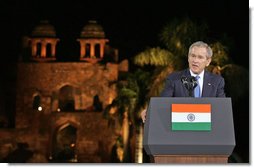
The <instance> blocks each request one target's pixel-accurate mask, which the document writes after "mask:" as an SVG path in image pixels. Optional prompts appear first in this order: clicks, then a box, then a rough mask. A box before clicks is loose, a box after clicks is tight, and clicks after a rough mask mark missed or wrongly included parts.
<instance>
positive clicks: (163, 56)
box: [134, 47, 173, 66]
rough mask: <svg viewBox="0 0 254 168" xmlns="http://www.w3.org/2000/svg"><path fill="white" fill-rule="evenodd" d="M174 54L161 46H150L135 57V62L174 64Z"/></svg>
mask: <svg viewBox="0 0 254 168" xmlns="http://www.w3.org/2000/svg"><path fill="white" fill-rule="evenodd" d="M172 60H173V54H172V53H170V52H169V51H168V50H165V49H161V48H159V47H156V48H149V49H146V50H145V51H143V52H141V53H139V54H138V55H136V56H135V57H134V64H136V65H140V66H144V65H153V66H167V65H170V64H172Z"/></svg>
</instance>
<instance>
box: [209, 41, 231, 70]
mask: <svg viewBox="0 0 254 168" xmlns="http://www.w3.org/2000/svg"><path fill="white" fill-rule="evenodd" d="M210 46H211V48H212V50H213V57H212V62H211V64H212V65H215V66H223V65H226V64H227V63H228V62H229V58H228V49H227V47H226V46H224V45H222V44H221V43H220V42H215V43H213V44H211V45H210Z"/></svg>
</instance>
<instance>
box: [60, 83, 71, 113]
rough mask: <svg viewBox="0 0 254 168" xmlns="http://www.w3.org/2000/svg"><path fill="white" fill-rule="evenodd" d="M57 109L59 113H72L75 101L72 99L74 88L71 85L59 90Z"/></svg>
mask: <svg viewBox="0 0 254 168" xmlns="http://www.w3.org/2000/svg"><path fill="white" fill-rule="evenodd" d="M58 100H59V104H58V105H59V109H60V110H61V111H74V110H75V99H74V87H73V86H71V85H64V86H63V87H61V88H60V89H59V94H58Z"/></svg>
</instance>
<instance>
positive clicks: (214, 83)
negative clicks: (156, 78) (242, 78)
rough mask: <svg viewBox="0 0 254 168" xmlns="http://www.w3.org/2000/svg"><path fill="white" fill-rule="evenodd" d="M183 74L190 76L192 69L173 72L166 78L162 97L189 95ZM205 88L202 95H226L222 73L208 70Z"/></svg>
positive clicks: (205, 77)
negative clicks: (217, 73)
mask: <svg viewBox="0 0 254 168" xmlns="http://www.w3.org/2000/svg"><path fill="white" fill-rule="evenodd" d="M183 76H186V77H190V76H191V74H190V70H189V69H185V70H183V71H179V72H173V73H172V74H170V75H169V76H168V77H167V78H166V83H165V87H164V89H163V91H162V92H161V95H160V96H162V97H189V91H188V90H187V88H186V87H185V86H184V85H183V83H182V81H181V78H182V77H183ZM203 82H204V83H203V89H202V96H201V97H225V92H224V85H225V81H224V78H223V77H221V76H220V75H216V74H212V73H210V72H208V71H205V73H204V80H203Z"/></svg>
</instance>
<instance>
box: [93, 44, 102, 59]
mask: <svg viewBox="0 0 254 168" xmlns="http://www.w3.org/2000/svg"><path fill="white" fill-rule="evenodd" d="M100 47H101V46H100V44H99V43H97V44H95V46H94V55H95V57H96V58H100V52H101V51H100Z"/></svg>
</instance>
